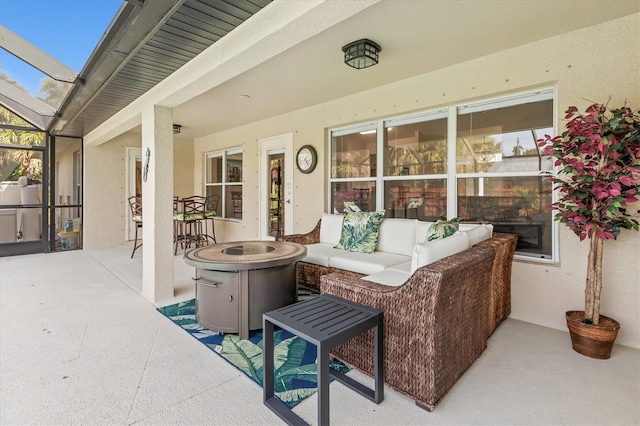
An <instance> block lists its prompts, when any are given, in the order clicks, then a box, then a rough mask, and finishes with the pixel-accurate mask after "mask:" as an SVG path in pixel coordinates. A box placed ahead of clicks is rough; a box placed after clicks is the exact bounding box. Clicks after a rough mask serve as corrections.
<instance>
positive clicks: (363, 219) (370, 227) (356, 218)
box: [335, 209, 384, 253]
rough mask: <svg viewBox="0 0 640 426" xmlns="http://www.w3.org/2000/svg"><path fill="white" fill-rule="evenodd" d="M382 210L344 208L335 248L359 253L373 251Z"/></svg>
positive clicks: (376, 241) (382, 216)
mask: <svg viewBox="0 0 640 426" xmlns="http://www.w3.org/2000/svg"><path fill="white" fill-rule="evenodd" d="M383 218H384V210H378V211H375V212H354V211H350V210H348V209H345V210H344V212H343V219H342V231H341V233H340V242H338V245H337V246H336V247H335V248H339V249H342V250H348V251H357V252H361V253H373V252H374V251H375V249H376V246H377V245H378V231H379V229H380V223H381V222H382V219H383Z"/></svg>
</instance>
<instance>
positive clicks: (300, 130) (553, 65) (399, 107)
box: [194, 14, 640, 348]
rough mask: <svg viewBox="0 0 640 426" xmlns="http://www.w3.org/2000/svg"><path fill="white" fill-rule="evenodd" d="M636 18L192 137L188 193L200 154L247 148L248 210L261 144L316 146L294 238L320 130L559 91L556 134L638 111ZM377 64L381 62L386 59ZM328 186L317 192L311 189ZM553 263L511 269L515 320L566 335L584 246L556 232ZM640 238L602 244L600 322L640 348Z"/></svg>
mask: <svg viewBox="0 0 640 426" xmlns="http://www.w3.org/2000/svg"><path fill="white" fill-rule="evenodd" d="M639 23H640V15H639V14H636V15H632V16H630V17H626V18H623V19H620V20H616V21H612V22H609V23H606V24H603V25H598V26H595V27H591V28H588V29H584V30H580V31H576V32H573V33H569V34H565V35H562V36H558V37H554V38H550V39H547V40H543V41H539V42H535V43H532V44H529V45H525V46H521V47H518V48H515V49H511V50H507V51H504V52H501V53H498V54H494V55H490V56H486V57H484V58H480V59H477V60H473V61H469V62H465V63H462V64H459V65H456V66H454V67H450V68H447V69H443V70H440V71H437V72H433V73H429V74H424V75H421V76H418V77H414V78H410V79H407V80H404V81H401V82H398V83H394V84H390V85H387V86H383V87H379V88H377V89H374V90H370V91H367V92H363V93H359V94H356V95H353V96H349V97H347V98H343V99H339V100H335V101H332V102H328V103H325V104H322V105H317V106H314V107H311V108H307V109H304V110H300V111H295V112H292V113H289V114H284V115H281V116H278V117H274V118H271V119H268V120H263V121H260V122H256V123H252V124H251V125H247V126H243V127H239V128H235V129H231V130H228V131H225V132H220V133H217V134H212V135H208V136H206V137H203V138H200V139H197V140H196V141H195V145H194V164H195V165H196V167H195V172H196V176H195V186H194V187H195V188H196V190H201V189H199V188H202V154H203V153H204V152H207V151H211V150H217V149H222V148H227V147H231V146H238V145H242V146H243V147H244V150H245V155H244V168H245V173H244V176H245V187H244V191H245V197H244V200H245V211H248V212H251V211H256V208H257V203H258V199H259V197H258V195H259V194H258V180H257V179H258V176H257V170H258V158H259V152H258V143H257V141H258V140H259V139H261V138H265V137H269V136H274V135H279V134H284V133H289V132H294V147H295V149H296V150H297V149H298V148H299V147H300V146H302V145H304V144H311V145H314V146H315V147H316V148H317V150H318V156H319V158H318V162H319V165H320V166H319V167H318V168H317V169H316V171H315V172H313V173H311V174H309V175H304V174H302V173H300V172H298V171H297V170H296V172H295V174H294V188H295V192H294V206H295V207H294V208H295V213H294V221H295V225H294V231H295V232H306V231H308V230H310V229H311V228H312V227H313V225H314V224H315V223H316V221H317V220H318V218H319V217H320V215H321V214H322V212H323V211H324V206H325V197H326V184H325V182H326V160H327V159H326V158H325V156H324V151H325V147H326V143H327V142H326V129H328V128H334V127H338V126H343V125H346V124H352V123H359V122H366V121H368V120H372V119H377V118H380V117H392V116H397V115H402V114H406V113H409V112H412V111H421V110H427V109H432V108H435V107H438V106H443V105H452V104H455V103H460V102H468V101H472V100H476V99H486V98H491V97H496V96H500V95H504V94H512V93H518V92H522V91H526V90H529V89H533V88H541V87H550V86H556V87H557V105H558V119H559V123H560V124H559V130H560V131H561V126H562V122H561V121H560V120H561V119H562V117H563V116H564V113H563V111H564V110H565V109H566V107H568V106H569V105H577V106H578V107H579V108H584V107H585V106H586V105H588V103H589V101H599V102H607V100H608V99H609V97H610V96H611V101H610V104H611V105H620V104H622V103H624V102H625V100H627V101H628V103H629V105H631V106H633V107H635V108H639V107H640V80H639V79H638V75H640V54H639V52H640V41H639V37H638V34H640V25H639ZM383 60H384V59H383ZM319 187H323V188H325V190H324V191H319V190H318V188H319ZM558 231H559V247H560V262H559V263H558V264H553V265H552V264H540V263H532V262H524V261H516V262H515V265H514V268H513V280H512V291H513V302H512V305H513V308H512V314H511V317H512V318H516V319H522V320H524V321H528V322H532V323H535V324H540V325H544V326H548V327H553V328H557V329H560V330H566V327H565V324H564V312H565V311H566V310H568V309H580V308H581V307H582V304H583V302H582V298H583V291H584V281H585V274H586V269H585V265H586V257H587V251H588V245H587V244H586V243H579V242H578V239H577V238H576V237H575V236H574V235H573V234H572V233H571V232H569V231H568V230H566V229H564V227H562V228H559V229H558ZM216 234H217V236H218V238H219V240H221V241H225V240H231V239H243V238H257V237H258V220H257V218H255V220H254V217H253V215H251V214H248V215H247V218H246V219H245V220H244V221H243V222H241V223H237V222H232V221H223V220H220V221H217V223H216ZM639 248H640V233H638V232H633V233H631V232H627V233H626V234H624V235H622V236H621V237H620V238H619V241H616V242H612V243H607V244H606V245H605V262H604V276H605V284H604V292H603V296H602V299H603V300H602V310H603V314H605V315H609V316H613V317H614V318H616V319H618V320H619V321H620V322H621V323H622V329H621V331H620V334H619V337H618V343H621V344H624V345H629V346H633V347H636V348H637V347H640V326H639V323H640V315H639V311H640V254H639Z"/></svg>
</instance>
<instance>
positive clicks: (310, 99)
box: [62, 0, 640, 144]
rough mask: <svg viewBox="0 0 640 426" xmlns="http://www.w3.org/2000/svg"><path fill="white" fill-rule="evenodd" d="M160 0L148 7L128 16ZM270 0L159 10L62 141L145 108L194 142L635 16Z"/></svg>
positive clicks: (539, 6)
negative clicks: (359, 55)
mask: <svg viewBox="0 0 640 426" xmlns="http://www.w3.org/2000/svg"><path fill="white" fill-rule="evenodd" d="M167 2H170V1H169V0H153V1H151V0H146V1H145V2H144V5H143V7H142V8H141V10H139V11H138V13H141V14H143V13H146V12H147V11H145V8H149V7H151V6H152V5H153V6H155V5H156V4H165V6H166V3H167ZM269 2H270V0H262V1H260V0H227V1H214V0H185V1H184V3H183V4H181V5H180V6H179V7H177V8H173V9H171V10H174V11H175V13H172V12H171V10H168V11H167V13H166V15H165V16H164V17H163V18H161V19H159V21H158V22H157V25H156V26H155V27H154V28H153V29H152V30H151V31H150V32H149V33H148V35H147V36H146V38H145V39H144V40H141V39H140V38H138V42H139V45H138V46H137V48H135V49H134V50H130V51H128V52H127V53H128V56H127V58H125V59H123V60H122V61H121V65H120V66H119V67H118V68H117V69H116V70H115V71H114V72H113V75H110V76H108V77H107V78H103V82H104V84H103V85H102V87H100V88H99V90H98V91H96V92H95V93H94V96H93V97H92V98H91V99H89V100H85V103H84V104H83V105H82V106H81V108H79V109H78V110H79V111H80V113H79V114H76V115H75V116H74V117H71V118H72V122H71V123H69V125H67V127H66V128H65V129H64V130H63V134H74V135H82V136H85V135H87V134H89V137H88V138H87V139H85V141H92V143H96V144H99V143H102V142H104V140H105V138H107V137H108V136H111V137H112V136H113V135H114V132H117V131H120V132H122V131H126V130H128V129H129V128H130V127H127V125H125V124H124V123H128V125H131V124H132V123H134V122H135V121H136V120H133V119H132V117H133V116H136V115H139V113H140V111H141V109H142V106H143V105H147V104H154V105H163V106H167V107H171V108H173V115H174V122H176V123H179V124H181V125H182V133H181V135H180V136H181V137H188V138H193V137H199V136H203V135H206V134H210V133H214V132H218V131H221V130H224V129H228V128H233V127H237V126H241V125H243V124H247V123H251V122H255V121H258V120H261V119H264V118H268V117H271V116H275V115H279V114H282V113H286V112H290V111H294V110H297V109H301V108H305V107H308V106H311V105H316V104H319V103H322V102H327V101H330V100H333V99H339V98H342V97H345V96H348V95H351V94H354V93H358V92H361V91H364V90H369V89H371V88H375V87H380V86H383V85H386V84H390V83H392V82H395V81H399V80H403V79H407V78H410V77H412V76H416V75H420V74H424V73H427V72H432V71H435V70H438V69H443V68H446V67H449V66H452V65H455V64H458V63H461V62H465V61H470V60H472V59H475V58H478V57H482V56H486V55H489V54H492V53H496V52H500V51H504V50H507V49H511V48H514V47H517V46H519V45H523V44H527V43H532V42H535V41H537V40H541V39H544V38H548V37H554V36H557V35H559V34H563V33H567V32H571V31H575V30H578V29H581V28H585V27H590V26H593V25H597V24H600V23H603V22H607V21H610V20H614V19H618V18H621V17H623V16H627V15H631V14H634V13H638V11H639V10H640V2H639V1H637V0H619V1H615V2H603V1H600V0H583V1H582V2H581V3H580V4H581V7H580V8H576V7H575V5H576V3H575V1H573V0H556V1H537V0H535V1H534V0H513V1H502V0H466V1H445V0H437V1H436V0H433V1H413V0H382V1H378V0H370V1H367V0H350V1H334V0H315V1H310V0H309V1H300V2H298V1H274V2H273V3H269ZM128 6H129V5H128ZM174 6H175V5H174ZM263 8H264V9H263ZM304 8H306V11H305V12H301V10H302V9H304ZM339 8H345V9H348V11H346V12H340V11H337V9H339ZM261 9H262V10H261ZM274 11H278V12H279V15H280V16H275V15H276V14H275V13H274ZM296 11H297V14H296ZM258 12H260V13H258ZM340 13H341V15H340ZM249 18H252V19H249ZM155 19H158V18H157V17H156V18H155ZM150 21H152V20H150ZM277 26H279V27H278V28H276V27H277ZM236 27H239V28H237V30H236V31H233V32H232V33H231V34H229V35H226V34H228V33H229V32H230V31H231V30H233V29H234V28H236ZM130 30H131V31H133V30H134V28H131V29H130ZM261 33H262V34H263V35H264V37H262V38H261V39H260V38H258V39H255V38H251V39H246V38H245V35H247V34H248V35H249V36H250V37H256V35H259V34H261ZM127 36H128V32H127V31H125V34H124V35H121V36H120V37H121V38H126V37H127ZM363 37H366V38H369V39H371V40H373V41H375V42H376V43H378V44H380V45H381V46H382V52H381V53H380V63H379V64H378V65H376V66H374V67H371V68H367V69H363V70H355V69H352V68H350V67H348V66H346V65H345V64H344V63H343V53H342V50H341V47H342V46H344V45H345V44H347V43H349V42H352V41H354V40H357V39H360V38H363ZM221 38H222V39H223V40H222V41H223V43H219V42H218V40H220V39H221ZM133 39H135V37H133ZM114 43H115V42H114ZM214 43H215V44H214ZM205 51H206V52H205ZM534 59H535V58H532V60H534ZM185 64H186V66H183V65H185ZM99 68H100V67H98V69H99ZM197 68H200V70H199V71H196V69H197ZM176 70H177V72H174V71H176ZM172 74H173V75H172ZM81 76H82V73H81ZM167 77H169V78H167ZM90 81H91V78H88V79H87V85H89V84H90ZM204 89H206V90H204ZM143 95H144V96H143ZM241 95H249V98H247V97H246V96H241ZM62 113H63V115H65V117H63V119H67V118H68V115H66V114H67V113H66V111H64V110H63V111H62ZM137 121H138V122H139V118H138V120H137ZM67 132H69V133H67Z"/></svg>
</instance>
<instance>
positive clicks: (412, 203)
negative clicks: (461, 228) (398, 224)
mask: <svg viewBox="0 0 640 426" xmlns="http://www.w3.org/2000/svg"><path fill="white" fill-rule="evenodd" d="M384 200H385V216H386V217H401V218H408V219H418V220H423V221H436V220H438V219H446V217H447V180H446V179H429V180H425V179H420V180H402V181H386V182H385V183H384Z"/></svg>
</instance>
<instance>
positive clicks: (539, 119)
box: [456, 100, 553, 173]
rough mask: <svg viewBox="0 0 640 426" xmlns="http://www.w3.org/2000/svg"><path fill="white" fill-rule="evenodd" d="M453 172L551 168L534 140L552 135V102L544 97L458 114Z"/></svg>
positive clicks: (505, 171)
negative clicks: (542, 98) (454, 167)
mask: <svg viewBox="0 0 640 426" xmlns="http://www.w3.org/2000/svg"><path fill="white" fill-rule="evenodd" d="M457 130H458V133H457V142H456V157H457V159H456V171H457V172H458V173H481V172H490V173H507V172H523V171H543V170H544V171H547V170H552V169H553V162H552V161H551V159H550V158H549V157H542V156H541V154H540V149H539V148H538V147H537V145H536V139H537V138H542V137H544V135H545V133H546V134H553V101H552V100H544V101H538V102H530V103H524V104H520V105H513V106H506V107H502V108H496V109H488V110H484V111H480V112H473V113H469V114H460V115H459V116H458V129H457Z"/></svg>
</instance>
